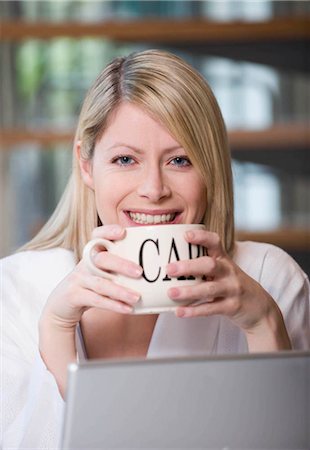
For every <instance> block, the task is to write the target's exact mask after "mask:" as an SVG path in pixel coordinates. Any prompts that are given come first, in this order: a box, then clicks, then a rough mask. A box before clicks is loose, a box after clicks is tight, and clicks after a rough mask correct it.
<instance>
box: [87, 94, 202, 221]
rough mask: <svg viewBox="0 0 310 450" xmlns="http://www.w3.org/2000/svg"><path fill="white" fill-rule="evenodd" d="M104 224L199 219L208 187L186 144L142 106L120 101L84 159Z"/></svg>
mask: <svg viewBox="0 0 310 450" xmlns="http://www.w3.org/2000/svg"><path fill="white" fill-rule="evenodd" d="M80 166H81V172H82V176H83V179H84V182H85V183H86V184H87V186H89V187H90V188H91V189H93V190H94V193H95V199H96V207H97V211H98V215H99V217H100V220H101V222H102V223H103V224H105V225H107V224H120V225H122V226H124V227H131V226H139V225H154V224H166V223H174V224H176V223H199V222H201V221H202V219H203V216H204V213H205V209H206V189H205V186H204V184H203V182H202V180H201V178H200V176H199V174H198V172H197V171H196V169H194V167H193V166H192V165H191V163H190V161H189V159H188V157H187V155H186V153H185V151H184V149H183V148H182V147H180V145H179V143H178V142H177V141H176V140H175V139H174V138H173V137H172V136H171V135H170V134H169V133H168V131H167V130H166V129H165V128H164V127H163V126H162V125H161V124H159V123H158V122H156V121H155V120H154V119H152V118H151V117H150V116H149V115H148V114H146V113H145V112H144V111H143V110H142V109H140V108H139V107H137V106H135V105H133V104H131V103H122V104H121V105H120V107H119V108H118V109H117V110H116V111H115V112H114V114H113V116H112V117H111V120H110V125H109V126H108V128H107V129H106V131H105V132H104V134H103V135H102V137H101V139H100V140H99V141H98V142H97V144H96V146H95V151H94V156H93V159H92V160H91V161H82V160H80Z"/></svg>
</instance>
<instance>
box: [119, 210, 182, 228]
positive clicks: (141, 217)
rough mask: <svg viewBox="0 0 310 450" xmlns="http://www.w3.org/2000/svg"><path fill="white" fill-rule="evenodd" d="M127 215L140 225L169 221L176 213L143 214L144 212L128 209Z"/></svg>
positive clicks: (172, 219) (171, 220)
mask: <svg viewBox="0 0 310 450" xmlns="http://www.w3.org/2000/svg"><path fill="white" fill-rule="evenodd" d="M128 215H129V217H130V219H131V220H132V221H133V222H135V223H138V224H140V225H149V224H164V223H171V222H173V221H174V219H175V217H176V215H177V213H171V214H145V213H138V212H130V211H128Z"/></svg>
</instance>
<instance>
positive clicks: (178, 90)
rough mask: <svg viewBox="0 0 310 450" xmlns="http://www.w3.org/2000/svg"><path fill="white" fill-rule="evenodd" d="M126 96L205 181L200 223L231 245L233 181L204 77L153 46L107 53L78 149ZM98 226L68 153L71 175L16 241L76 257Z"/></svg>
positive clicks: (89, 146)
mask: <svg viewBox="0 0 310 450" xmlns="http://www.w3.org/2000/svg"><path fill="white" fill-rule="evenodd" d="M123 101H127V102H131V103H133V104H135V105H137V106H140V107H141V108H143V109H144V110H145V111H146V112H147V113H148V114H150V115H152V116H153V117H155V118H156V119H157V120H159V121H160V122H161V123H162V124H163V125H164V126H165V127H166V128H167V130H168V131H169V132H170V133H171V135H172V136H173V137H174V138H175V139H176V140H177V141H178V142H179V144H180V145H181V146H182V147H183V148H184V149H185V151H186V152H187V154H188V156H189V158H190V160H191V161H192V163H193V165H194V167H196V169H197V170H198V171H199V172H200V174H201V176H202V179H203V180H204V183H205V185H206V191H207V204H206V212H205V217H204V223H205V225H206V227H207V229H209V230H211V231H215V232H217V233H218V234H219V236H220V238H221V241H222V244H223V247H224V249H225V250H226V251H227V252H229V253H231V252H232V250H233V246H234V218H233V187H232V172H231V160H230V151H229V148H228V142H227V133H226V129H225V124H224V121H223V118H222V114H221V112H220V109H219V106H218V104H217V101H216V99H215V97H214V95H213V93H212V91H211V89H210V87H209V85H208V84H207V83H206V81H205V80H204V79H203V77H202V76H201V75H200V74H199V73H198V72H197V71H196V70H195V69H193V67H191V66H190V65H189V64H187V63H186V62H185V61H183V60H182V59H181V58H179V57H177V56H175V55H173V54H171V53H168V52H164V51H160V50H146V51H142V52H137V53H133V54H131V55H129V56H128V57H124V58H116V59H114V60H113V61H112V62H111V63H110V64H109V65H108V66H107V67H106V68H105V69H104V70H103V72H102V73H101V74H100V75H99V77H98V78H97V79H96V81H95V82H94V84H93V86H92V87H91V88H90V90H89V91H88V93H87V95H86V98H85V101H84V104H83V107H82V110H81V114H80V118H79V122H78V127H77V131H76V135H75V143H76V142H77V141H81V156H82V157H83V158H84V159H88V160H89V159H91V158H92V157H93V152H94V147H95V143H96V142H97V140H98V139H99V138H100V137H101V136H102V134H103V133H104V131H105V129H106V127H107V126H108V119H109V117H110V115H111V113H112V112H113V111H114V110H115V109H116V108H117V107H118V106H119V105H120V103H121V102H123ZM98 225H100V220H99V218H98V215H97V211H96V207H95V200H94V193H93V191H92V190H91V189H90V188H88V187H87V186H86V185H85V184H84V182H83V181H82V178H81V174H80V168H79V164H78V160H77V156H76V152H75V151H74V152H73V167H72V175H71V178H70V180H69V183H68V185H67V188H66V190H65V192H64V194H63V196H62V198H61V200H60V202H59V204H58V206H57V207H56V209H55V211H54V213H53V215H52V216H51V218H50V219H49V220H48V222H47V223H46V224H45V225H44V227H43V228H42V230H41V231H40V232H39V233H38V234H37V235H36V236H35V237H34V238H33V239H32V240H31V241H30V242H29V243H28V244H26V245H25V246H24V247H23V250H26V249H47V248H52V247H58V246H59V247H64V248H67V249H70V250H73V251H74V253H75V255H76V259H77V261H79V260H80V259H81V255H82V250H83V247H84V245H85V244H86V242H87V241H88V240H89V239H90V238H91V232H92V230H93V229H94V228H95V227H96V226H98Z"/></svg>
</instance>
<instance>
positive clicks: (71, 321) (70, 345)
mask: <svg viewBox="0 0 310 450" xmlns="http://www.w3.org/2000/svg"><path fill="white" fill-rule="evenodd" d="M124 235H125V230H124V228H121V227H120V226H118V225H109V226H103V227H99V228H96V229H95V230H94V232H93V236H92V237H93V238H95V237H102V238H105V239H109V240H119V239H122V238H123V237H124ZM95 264H96V266H98V267H99V268H102V269H104V270H107V271H112V272H116V273H120V274H123V275H127V276H128V277H132V278H139V277H140V276H141V275H142V268H141V267H140V266H139V265H137V264H135V263H133V262H131V261H128V260H125V259H122V258H119V257H117V256H116V255H112V254H110V253H109V252H107V251H102V252H99V253H98V254H97V255H96V257H95ZM139 298H140V295H139V294H138V293H137V292H133V291H132V290H130V289H126V288H125V287H122V286H119V285H117V284H115V283H113V282H112V281H111V280H107V279H105V278H103V277H98V276H96V275H93V274H91V273H90V271H89V270H88V268H87V267H86V265H85V264H84V261H83V260H81V261H80V262H79V263H78V264H77V266H76V267H75V269H74V270H73V271H72V272H71V273H70V274H69V275H67V276H66V277H65V278H64V280H63V281H62V282H61V283H60V284H59V285H58V286H57V287H56V289H55V290H54V291H53V292H52V293H51V295H50V296H49V298H48V300H47V303H46V305H45V307H44V309H43V312H42V314H41V318H40V322H39V350H40V353H41V356H42V359H43V361H44V362H45V364H46V367H47V368H48V370H49V371H50V372H51V373H52V374H53V375H54V377H55V379H56V382H57V385H58V388H59V391H60V394H61V395H62V397H65V392H66V385H67V367H68V364H69V363H71V362H75V361H76V353H77V352H76V344H75V329H76V325H77V324H78V322H79V321H80V320H81V317H82V315H83V313H84V312H85V311H86V310H88V309H89V308H101V309H106V310H110V311H116V312H119V313H123V314H129V313H131V312H132V309H133V308H132V305H134V304H135V303H136V302H137V301H138V300H139Z"/></svg>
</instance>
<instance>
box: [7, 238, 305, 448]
mask: <svg viewBox="0 0 310 450" xmlns="http://www.w3.org/2000/svg"><path fill="white" fill-rule="evenodd" d="M234 260H235V262H236V263H237V264H238V265H239V266H240V267H241V268H242V269H243V270H244V271H245V272H246V273H248V274H249V275H250V276H251V277H252V278H254V279H255V280H257V281H258V282H259V283H260V284H261V285H262V286H263V287H264V288H265V289H266V290H267V291H268V292H269V293H270V294H271V296H272V297H273V298H274V299H275V300H276V302H277V303H278V305H279V307H280V309H281V311H282V314H283V317H284V320H285V323H286V327H287V330H288V333H289V335H290V338H291V340H292V344H293V347H294V349H309V348H310V313H309V307H310V294H309V280H308V278H307V276H306V275H305V273H304V272H303V271H302V270H301V269H300V267H299V266H298V265H297V264H296V262H295V261H294V260H293V259H292V258H291V257H290V256H289V255H287V254H286V253H285V252H283V251H282V250H280V249H279V248H277V247H274V246H272V245H267V244H258V243H253V242H243V243H237V247H236V252H235V256H234ZM74 266H75V262H74V257H73V254H72V253H71V252H70V251H68V250H64V249H61V248H55V249H51V250H44V251H26V252H22V253H18V254H15V255H12V256H9V257H7V258H4V259H3V260H1V363H2V367H1V370H2V372H3V373H2V374H1V383H2V385H3V388H2V401H1V406H2V411H3V412H2V416H1V420H2V423H1V425H0V430H1V432H2V436H1V441H0V443H1V444H2V447H1V448H3V449H9V448H10V449H12V448H14V449H21V448H31V449H40V450H41V449H52V448H57V445H58V442H59V438H60V430H61V421H62V414H63V406H64V402H63V400H62V398H61V396H60V394H59V392H58V388H57V385H56V382H55V379H54V377H53V376H52V375H51V373H50V372H49V371H48V370H47V369H46V367H45V365H44V363H43V361H42V359H41V357H40V354H39V351H38V320H39V317H40V313H41V310H42V308H43V306H44V304H45V302H46V300H47V297H48V296H49V294H50V292H51V291H52V290H53V289H54V288H55V286H56V285H57V284H58V283H59V282H60V281H61V280H62V279H63V278H64V277H65V276H66V274H68V273H69V272H70V271H71V270H73V268H74ZM77 343H78V352H79V358H83V354H82V352H81V342H80V339H79V338H78V337H77ZM247 351H248V349H247V343H246V339H245V336H244V334H243V332H242V331H241V330H240V329H238V328H237V327H236V326H235V325H233V324H232V322H230V321H229V320H228V319H227V318H225V317H221V316H213V317H199V318H188V319H179V318H177V317H175V315H174V314H173V313H164V314H161V315H160V316H159V318H158V320H157V323H156V326H155V329H154V332H153V336H152V339H151V342H150V346H149V349H148V354H147V357H148V358H156V357H166V356H195V355H197V356H198V355H199V356H201V355H209V354H219V353H222V354H223V353H226V354H227V353H242V352H247Z"/></svg>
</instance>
